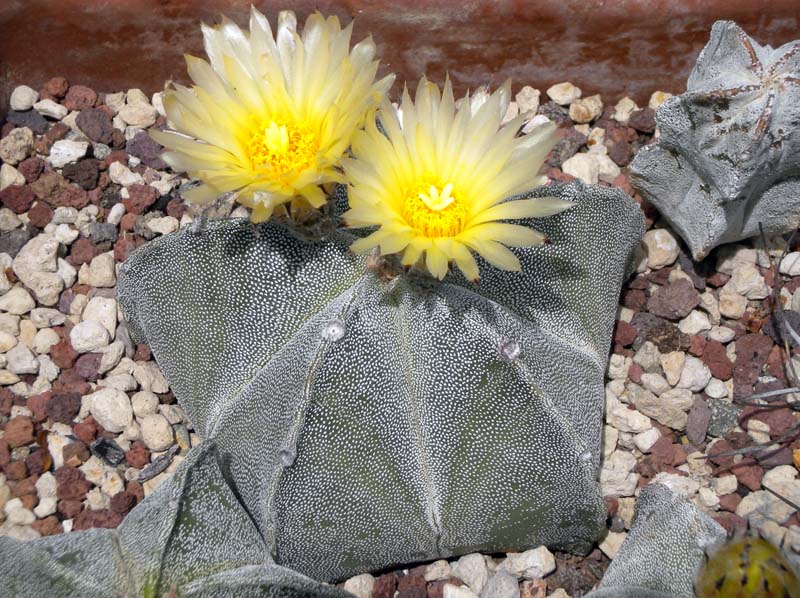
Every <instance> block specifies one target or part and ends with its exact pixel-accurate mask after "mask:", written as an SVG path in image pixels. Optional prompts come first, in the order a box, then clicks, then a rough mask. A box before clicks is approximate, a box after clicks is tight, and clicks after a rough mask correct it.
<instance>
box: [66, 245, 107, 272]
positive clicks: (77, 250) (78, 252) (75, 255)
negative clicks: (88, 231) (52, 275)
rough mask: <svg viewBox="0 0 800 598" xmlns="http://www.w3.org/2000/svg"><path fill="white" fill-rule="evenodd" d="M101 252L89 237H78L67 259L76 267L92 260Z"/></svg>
mask: <svg viewBox="0 0 800 598" xmlns="http://www.w3.org/2000/svg"><path fill="white" fill-rule="evenodd" d="M99 253H100V252H99V251H98V249H97V247H95V245H94V243H92V242H91V241H90V240H89V239H78V240H77V241H75V242H74V243H73V244H72V250H71V251H70V253H69V258H67V260H68V261H69V263H70V264H72V265H73V266H75V267H76V268H77V267H79V266H82V265H83V264H87V263H89V262H91V261H92V260H93V259H94V258H95V257H97V255H98V254H99Z"/></svg>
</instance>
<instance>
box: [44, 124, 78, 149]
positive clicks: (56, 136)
mask: <svg viewBox="0 0 800 598" xmlns="http://www.w3.org/2000/svg"><path fill="white" fill-rule="evenodd" d="M71 130H72V129H70V128H69V127H68V126H67V125H65V124H64V123H56V124H54V125H53V126H52V127H50V129H48V131H47V133H45V134H44V137H45V139H46V140H47V141H49V142H50V144H51V145H52V144H53V143H55V142H56V141H60V140H62V139H64V137H66V136H67V133H69V132H70V131H71Z"/></svg>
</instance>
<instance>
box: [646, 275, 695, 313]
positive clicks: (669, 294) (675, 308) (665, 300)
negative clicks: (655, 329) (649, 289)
mask: <svg viewBox="0 0 800 598" xmlns="http://www.w3.org/2000/svg"><path fill="white" fill-rule="evenodd" d="M699 304H700V295H699V293H698V292H697V290H696V289H695V288H694V285H693V284H692V283H691V282H689V281H688V280H686V279H685V278H681V279H678V280H676V281H675V282H673V283H671V284H668V285H666V286H663V287H661V288H660V289H658V290H656V292H654V293H653V295H652V296H651V297H650V299H648V301H647V311H649V312H650V313H651V314H654V315H656V316H659V317H662V318H666V319H667V320H680V319H681V318H685V317H686V316H688V315H689V313H690V312H691V311H692V310H693V309H694V308H695V307H697V306H698V305H699Z"/></svg>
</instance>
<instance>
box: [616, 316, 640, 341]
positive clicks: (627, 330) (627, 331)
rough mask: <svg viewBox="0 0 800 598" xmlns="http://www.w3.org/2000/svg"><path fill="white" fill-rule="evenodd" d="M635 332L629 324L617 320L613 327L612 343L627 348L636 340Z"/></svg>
mask: <svg viewBox="0 0 800 598" xmlns="http://www.w3.org/2000/svg"><path fill="white" fill-rule="evenodd" d="M636 335H637V331H636V328H634V327H633V326H632V325H631V324H629V323H628V322H625V321H624V320H617V322H616V326H615V327H614V342H616V343H619V344H620V345H622V346H623V347H628V346H630V345H632V344H633V341H635V340H636Z"/></svg>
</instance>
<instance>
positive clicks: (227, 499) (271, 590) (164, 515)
mask: <svg viewBox="0 0 800 598" xmlns="http://www.w3.org/2000/svg"><path fill="white" fill-rule="evenodd" d="M219 465H220V463H219V455H218V452H217V450H216V447H215V446H214V445H213V443H211V442H209V443H205V444H204V445H203V446H201V447H199V448H196V449H194V450H193V451H192V452H191V453H190V454H189V455H188V456H187V458H186V460H185V461H184V462H183V463H182V464H181V466H180V467H179V468H178V470H177V471H176V472H175V474H174V476H173V477H172V478H171V479H170V480H168V481H167V482H165V483H164V484H162V485H161V486H159V488H158V489H157V490H156V491H155V492H154V493H153V494H152V495H150V496H149V497H148V498H147V500H145V501H144V502H143V503H142V504H140V505H139V506H138V507H136V508H135V509H134V510H133V511H131V513H130V514H129V515H128V517H127V518H126V519H125V521H124V522H123V523H122V525H121V526H120V527H119V528H118V529H116V530H107V529H93V530H88V531H85V532H75V533H71V534H62V535H58V536H53V537H49V538H42V539H40V540H35V541H32V542H20V541H18V540H12V539H10V538H0V587H2V591H0V593H1V594H2V595H3V596H4V597H8V598H17V597H19V598H22V597H30V596H47V597H48V598H84V597H85V598H89V597H91V598H102V597H108V598H120V597H121V596H124V597H127V598H139V597H144V598H155V597H158V596H163V595H172V596H175V597H176V598H177V597H179V596H186V597H189V596H191V597H198V598H199V597H201V596H225V595H236V596H251V595H252V596H265V595H272V596H275V597H276V598H277V597H285V598H290V597H291V598H299V597H300V596H308V597H309V598H311V597H319V598H345V597H346V596H347V594H346V593H344V592H340V591H338V590H336V589H335V588H330V587H326V586H323V585H321V584H319V583H318V582H315V581H313V580H311V579H309V578H307V577H304V576H302V575H300V574H299V573H296V572H294V571H291V570H288V569H286V568H285V567H280V566H277V565H275V564H274V562H273V560H272V559H271V557H270V556H269V553H268V550H267V548H266V545H265V543H264V540H263V537H262V536H261V534H260V532H259V530H258V528H257V527H256V526H255V524H254V522H253V520H252V519H251V518H250V516H249V514H248V513H247V511H246V510H245V509H244V508H243V506H242V504H241V503H240V502H239V499H238V498H237V496H236V494H235V492H233V490H232V488H231V487H230V486H229V484H228V482H227V480H226V478H225V475H224V473H223V470H222V469H221V468H220V466H219ZM230 576H234V577H235V579H236V581H235V583H229V582H228V579H229V577H230ZM222 588H225V591H222ZM218 590H219V591H218ZM234 590H235V593H231V592H233V591H234ZM226 592H227V593H226Z"/></svg>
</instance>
